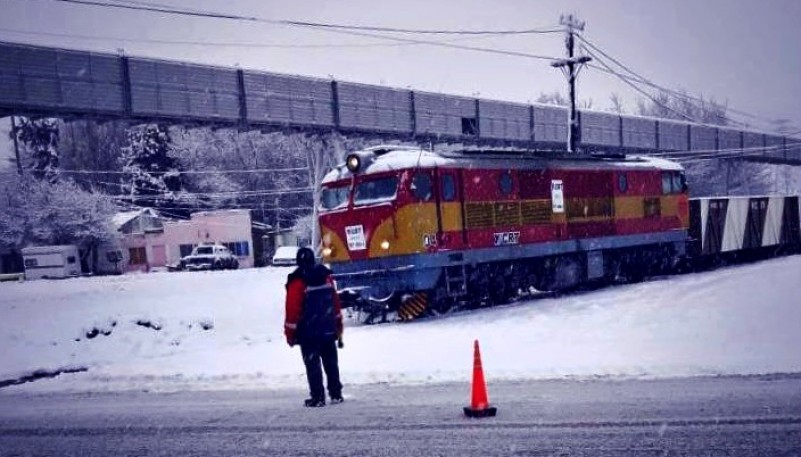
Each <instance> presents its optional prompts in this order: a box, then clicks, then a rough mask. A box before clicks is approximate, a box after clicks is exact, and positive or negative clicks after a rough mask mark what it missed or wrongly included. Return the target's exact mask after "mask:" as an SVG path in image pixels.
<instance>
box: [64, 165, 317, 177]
mask: <svg viewBox="0 0 801 457" xmlns="http://www.w3.org/2000/svg"><path fill="white" fill-rule="evenodd" d="M58 171H59V172H61V173H71V174H113V175H133V174H134V172H132V171H119V170H108V171H106V170H79V169H58ZM293 171H309V168H308V167H293V168H252V169H240V170H177V171H176V172H177V173H178V174H179V175H204V174H229V173H230V174H235V173H288V172H293ZM166 173H168V172H161V174H166Z"/></svg>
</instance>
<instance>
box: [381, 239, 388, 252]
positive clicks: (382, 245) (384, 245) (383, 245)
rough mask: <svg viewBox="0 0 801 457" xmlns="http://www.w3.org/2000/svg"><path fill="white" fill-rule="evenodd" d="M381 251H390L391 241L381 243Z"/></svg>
mask: <svg viewBox="0 0 801 457" xmlns="http://www.w3.org/2000/svg"><path fill="white" fill-rule="evenodd" d="M381 249H383V250H385V251H386V250H387V249H389V241H387V240H384V241H382V242H381Z"/></svg>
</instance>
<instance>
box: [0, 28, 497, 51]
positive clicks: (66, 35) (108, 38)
mask: <svg viewBox="0 0 801 457" xmlns="http://www.w3.org/2000/svg"><path fill="white" fill-rule="evenodd" d="M0 32H8V33H17V34H23V35H34V36H51V37H57V38H71V39H78V40H89V41H111V42H123V43H126V42H127V43H146V44H161V45H178V46H209V47H236V48H260V49H332V48H333V49H338V48H356V49H363V48H385V47H402V46H416V45H422V44H423V43H361V44H359V43H350V44H344V43H325V44H322V43H318V44H285V43H234V42H214V41H192V40H157V39H150V38H130V37H114V36H101V35H82V34H70V33H55V32H44V31H29V30H18V29H10V28H3V27H0ZM478 38H486V36H475V37H466V38H465V37H462V38H453V39H450V40H442V41H441V43H452V42H458V41H465V40H475V39H478Z"/></svg>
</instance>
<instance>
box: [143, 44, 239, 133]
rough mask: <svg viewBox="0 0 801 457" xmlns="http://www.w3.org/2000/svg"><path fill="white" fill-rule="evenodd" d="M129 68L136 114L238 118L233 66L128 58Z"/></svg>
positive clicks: (193, 117)
mask: <svg viewBox="0 0 801 457" xmlns="http://www.w3.org/2000/svg"><path fill="white" fill-rule="evenodd" d="M128 71H129V74H130V78H131V79H130V82H131V111H132V113H133V114H134V115H136V116H155V117H177V118H188V119H209V120H214V119H219V120H222V121H235V120H237V119H238V118H239V106H238V91H239V88H238V85H237V76H236V70H234V69H227V68H217V67H210V66H205V65H193V64H185V63H172V62H163V61H158V60H150V59H138V58H130V59H128Z"/></svg>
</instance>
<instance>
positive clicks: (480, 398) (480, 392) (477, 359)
mask: <svg viewBox="0 0 801 457" xmlns="http://www.w3.org/2000/svg"><path fill="white" fill-rule="evenodd" d="M497 412H498V409H497V408H495V407H494V406H490V404H489V398H488V397H487V384H486V383H485V382H484V369H483V368H482V367H481V351H480V350H479V349H478V340H476V341H475V343H474V344H473V389H472V394H471V399H470V406H465V407H464V415H465V416H467V417H493V416H495V414H496V413H497Z"/></svg>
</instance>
